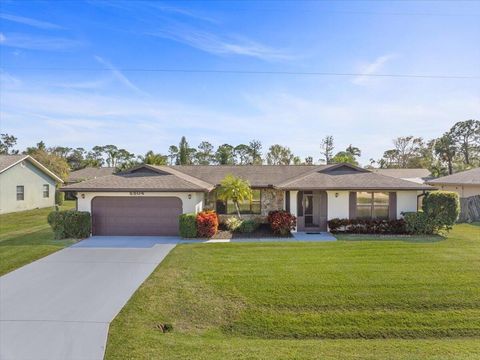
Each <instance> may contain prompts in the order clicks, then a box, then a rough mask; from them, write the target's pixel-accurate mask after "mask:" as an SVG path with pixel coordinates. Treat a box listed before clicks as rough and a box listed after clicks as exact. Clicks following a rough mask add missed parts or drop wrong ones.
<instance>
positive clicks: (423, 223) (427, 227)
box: [402, 211, 436, 235]
mask: <svg viewBox="0 0 480 360" xmlns="http://www.w3.org/2000/svg"><path fill="white" fill-rule="evenodd" d="M402 215H403V218H404V219H405V229H406V231H407V233H409V234H418V235H430V234H433V233H434V232H436V226H435V223H434V221H433V220H432V219H431V218H429V217H428V216H427V214H425V213H424V212H423V211H419V212H406V213H403V214H402Z"/></svg>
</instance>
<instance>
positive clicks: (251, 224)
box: [238, 220, 258, 233]
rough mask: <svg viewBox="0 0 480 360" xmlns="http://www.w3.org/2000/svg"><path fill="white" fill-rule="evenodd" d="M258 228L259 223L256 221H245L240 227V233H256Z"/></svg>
mask: <svg viewBox="0 0 480 360" xmlns="http://www.w3.org/2000/svg"><path fill="white" fill-rule="evenodd" d="M257 228H258V223H257V222H256V221H255V220H243V221H242V223H241V224H240V226H239V227H238V231H240V232H241V233H251V232H254V231H255V230H256V229H257Z"/></svg>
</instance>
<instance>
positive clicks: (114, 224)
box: [92, 196, 182, 236]
mask: <svg viewBox="0 0 480 360" xmlns="http://www.w3.org/2000/svg"><path fill="white" fill-rule="evenodd" d="M181 213H182V201H181V200H180V199H179V198H176V197H106V196H105V197H103V196H100V197H95V198H94V199H93V200H92V227H93V229H92V233H93V235H144V236H147V235H178V216H179V215H180V214H181Z"/></svg>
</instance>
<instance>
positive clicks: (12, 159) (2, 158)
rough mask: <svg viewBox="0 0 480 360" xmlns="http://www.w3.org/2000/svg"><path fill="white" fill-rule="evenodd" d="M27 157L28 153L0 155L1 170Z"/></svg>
mask: <svg viewBox="0 0 480 360" xmlns="http://www.w3.org/2000/svg"><path fill="white" fill-rule="evenodd" d="M27 157H28V155H0V172H2V171H4V170H6V169H8V168H9V167H10V166H12V165H14V164H15V163H17V162H19V161H21V160H23V159H25V158H27Z"/></svg>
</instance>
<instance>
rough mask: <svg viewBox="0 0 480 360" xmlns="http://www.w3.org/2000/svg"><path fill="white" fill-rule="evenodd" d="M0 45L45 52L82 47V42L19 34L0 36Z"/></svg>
mask: <svg viewBox="0 0 480 360" xmlns="http://www.w3.org/2000/svg"><path fill="white" fill-rule="evenodd" d="M0 43H1V44H2V45H3V46H9V47H14V48H22V49H30V50H45V51H62V50H70V49H73V48H77V47H80V46H82V45H84V43H83V42H82V41H79V40H74V39H67V38H60V37H48V36H31V35H26V34H19V33H9V34H2V36H1V37H0Z"/></svg>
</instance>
